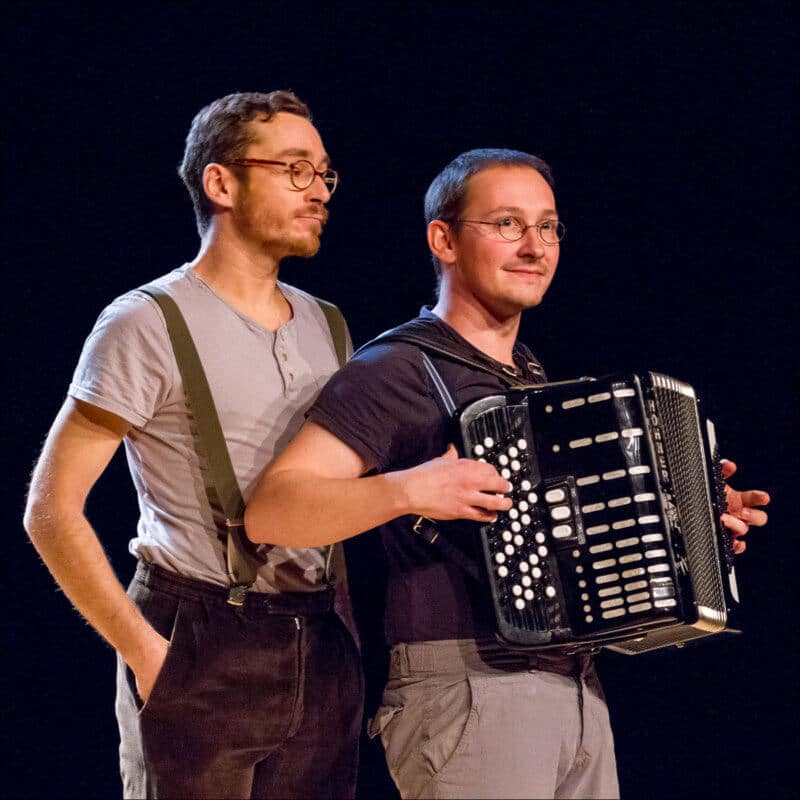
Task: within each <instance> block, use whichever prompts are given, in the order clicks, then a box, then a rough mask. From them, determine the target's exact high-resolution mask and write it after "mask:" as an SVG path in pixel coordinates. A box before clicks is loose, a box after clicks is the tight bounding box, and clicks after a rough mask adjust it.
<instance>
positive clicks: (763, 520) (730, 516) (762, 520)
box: [722, 459, 769, 553]
mask: <svg viewBox="0 0 800 800" xmlns="http://www.w3.org/2000/svg"><path fill="white" fill-rule="evenodd" d="M735 472H736V464H735V463H734V462H733V461H728V460H727V459H722V477H723V478H725V480H726V481H727V480H728V478H730V477H731V475H733V474H734V473H735ZM725 500H726V501H727V503H728V511H727V513H725V514H723V515H722V523H723V525H725V527H726V528H727V529H728V530H729V531H730V532H731V533H732V534H733V552H734V553H744V551H745V549H746V548H747V545H746V544H745V543H744V542H743V541H742V540H741V539H740V538H739V537H740V536H744V535H745V534H746V533H747V531H748V530H749V529H750V526H751V525H756V526H758V527H761V526H762V525H766V524H767V512H766V511H761V509H759V508H758V506H766V505H768V504H769V495H768V494H767V493H766V492H762V491H760V490H758V489H750V490H748V491H746V492H737V491H736V489H732V488H731V487H730V486H728V484H727V483H726V484H725Z"/></svg>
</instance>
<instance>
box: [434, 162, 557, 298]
mask: <svg viewBox="0 0 800 800" xmlns="http://www.w3.org/2000/svg"><path fill="white" fill-rule="evenodd" d="M491 167H530V168H531V169H535V170H536V171H537V172H538V173H539V174H540V175H541V176H542V177H543V178H544V179H545V180H546V181H547V184H548V186H549V187H550V188H551V189H554V188H555V184H554V182H553V174H552V172H551V171H550V167H549V166H548V165H547V164H546V163H545V162H544V161H542V159H541V158H538V157H537V156H532V155H531V154H530V153H524V152H522V151H521V150H507V149H505V148H498V147H487V148H481V149H478V150H467V152H466V153H461V155H459V156H456V157H455V158H454V159H453V160H452V161H451V162H450V163H449V164H448V165H447V166H446V167H445V168H444V169H443V170H442V171H441V172H440V173H439V174H438V175H437V176H436V177H435V178H434V179H433V181H432V182H431V185H430V186H429V187H428V191H427V192H426V193H425V224H426V225H429V224H430V223H431V222H433V220H435V219H440V220H442V222H446V223H447V224H448V225H451V226H455V225H457V223H456V222H455V221H456V220H457V219H458V218H459V217H460V216H461V213H462V212H463V210H464V205H465V203H466V200H467V189H468V188H469V180H470V178H472V177H473V175H477V174H478V173H479V172H483V170H485V169H490V168H491ZM433 268H434V271H435V272H436V285H437V292H438V288H439V285H440V283H441V278H442V265H441V264H440V263H439V259H438V258H436V256H433Z"/></svg>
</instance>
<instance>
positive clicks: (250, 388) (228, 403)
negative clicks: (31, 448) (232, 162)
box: [69, 265, 349, 592]
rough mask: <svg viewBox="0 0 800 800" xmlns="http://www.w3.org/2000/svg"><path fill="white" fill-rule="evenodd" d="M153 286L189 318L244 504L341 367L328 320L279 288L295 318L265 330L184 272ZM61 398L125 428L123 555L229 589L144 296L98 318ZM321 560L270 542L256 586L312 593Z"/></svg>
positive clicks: (126, 298) (218, 513)
mask: <svg viewBox="0 0 800 800" xmlns="http://www.w3.org/2000/svg"><path fill="white" fill-rule="evenodd" d="M153 283H155V284H157V285H159V286H161V287H162V288H164V289H165V290H166V291H167V292H168V293H169V294H170V295H171V296H172V298H173V299H174V300H175V302H176V303H177V304H178V306H179V307H180V309H181V312H182V313H183V316H184V318H185V319H186V323H187V325H188V327H189V330H190V332H191V334H192V338H193V340H194V343H195V346H196V347H197V352H198V354H199V356H200V360H201V361H202V363H203V367H204V370H205V373H206V377H207V378H208V383H209V386H210V387H211V393H212V395H213V397H214V403H215V405H216V407H217V413H218V415H219V419H220V424H221V425H222V430H223V432H224V434H225V440H226V442H227V445H228V451H229V453H230V456H231V461H232V462H233V468H234V471H235V473H236V477H237V479H238V481H239V486H240V488H241V491H242V496H243V497H244V499H245V502H246V501H247V499H248V498H249V497H250V494H251V492H252V490H253V488H254V486H255V484H256V482H257V481H258V478H259V477H260V475H261V473H262V472H263V470H264V467H265V466H266V465H267V464H268V463H269V462H270V461H271V460H272V459H273V458H274V457H275V456H276V455H278V454H279V453H280V452H281V451H282V450H283V448H284V447H286V445H287V444H288V442H289V441H290V439H291V438H292V437H293V436H294V435H295V434H296V433H297V431H298V430H299V429H300V426H301V425H302V423H303V420H304V417H305V413H306V411H307V410H308V408H309V407H310V406H311V404H312V403H313V402H314V400H315V398H316V397H317V394H318V393H319V391H320V389H321V388H322V387H323V386H324V385H325V383H326V381H327V380H328V378H329V377H330V376H331V375H332V374H333V373H334V372H335V371H336V369H337V368H338V362H337V359H336V352H335V349H334V344H333V340H332V338H331V335H330V331H329V329H328V325H327V323H326V320H325V316H324V314H323V313H322V310H321V309H320V307H319V305H318V304H317V303H316V301H315V300H314V299H313V298H312V297H311V296H310V295H308V294H306V293H305V292H302V291H300V290H299V289H295V288H294V287H292V286H288V285H287V284H284V283H280V282H279V284H278V286H279V287H280V290H281V292H282V293H283V295H284V297H285V298H286V299H287V301H288V302H289V304H290V305H291V307H292V312H293V314H292V318H291V319H290V320H289V321H288V322H286V323H285V324H283V325H281V326H280V328H278V330H277V331H270V330H267V329H266V328H264V327H262V326H261V325H259V324H258V323H256V322H254V321H253V320H251V319H249V318H248V317H246V316H244V315H243V314H241V313H240V312H239V311H237V310H236V309H235V308H234V307H233V306H231V305H230V304H229V303H228V302H226V301H225V300H223V299H222V298H221V297H220V296H219V295H217V294H216V293H215V292H213V291H212V290H211V289H210V288H209V286H208V285H207V284H206V283H204V282H203V281H202V280H201V279H200V278H199V277H198V276H197V275H196V274H195V272H194V270H193V269H192V268H191V267H189V266H188V265H184V266H183V267H180V268H178V269H176V270H174V271H173V272H170V273H169V274H168V275H165V276H163V277H161V278H159V279H157V280H155V281H153ZM348 344H349V342H348ZM69 394H70V395H72V396H73V397H75V398H77V399H79V400H83V401H85V402H87V403H91V404H92V405H95V406H98V407H100V408H102V409H105V410H107V411H111V412H112V413H114V414H117V415H118V416H120V417H122V418H123V419H125V420H127V421H128V422H130V423H131V425H132V426H133V427H132V428H131V429H130V432H129V433H128V435H127V436H126V437H125V440H124V441H125V451H126V454H127V457H128V465H129V467H130V471H131V475H132V476H133V482H134V484H135V486H136V492H137V494H138V497H139V509H140V514H141V515H140V518H139V523H138V527H137V536H136V537H135V538H134V539H132V541H131V543H130V550H131V552H132V553H133V554H134V555H136V556H137V557H139V558H143V559H145V560H146V561H151V562H153V563H155V564H158V565H159V566H162V567H164V568H165V569H168V570H171V571H172V572H176V573H178V574H180V575H184V576H187V577H191V578H198V579H200V580H204V581H209V582H211V583H216V584H220V585H228V583H229V580H228V577H227V572H226V568H225V548H224V544H223V541H222V539H221V538H220V536H221V535H224V533H225V515H224V514H223V512H222V509H221V507H219V503H218V501H217V500H216V499H215V497H214V491H213V489H212V488H211V480H210V478H209V474H208V469H207V465H206V463H205V459H204V458H203V457H201V456H199V455H198V452H197V446H196V438H195V434H196V426H195V421H194V418H193V417H192V415H191V413H190V411H189V409H188V407H187V404H186V398H185V395H184V391H183V383H182V381H181V377H180V374H179V373H178V367H177V364H176V362H175V356H174V355H173V351H172V345H171V343H170V340H169V336H168V334H167V328H166V324H165V322H164V318H163V316H162V314H161V311H160V309H159V308H158V306H157V305H156V303H155V301H154V300H153V299H152V298H151V297H149V296H148V295H145V294H143V293H142V292H139V291H137V290H134V291H131V292H128V293H127V294H124V295H122V297H119V298H117V299H116V300H115V301H114V302H113V303H111V305H109V306H108V307H107V308H106V309H105V310H104V311H103V312H102V314H101V315H100V317H99V319H98V321H97V323H96V324H95V326H94V329H93V330H92V332H91V334H90V335H89V337H88V339H87V340H86V343H85V344H84V347H83V351H82V353H81V357H80V360H79V362H78V366H77V368H76V370H75V375H74V376H73V380H72V383H71V385H70V387H69ZM324 562H325V550H324V549H316V548H309V549H293V548H283V547H273V548H271V549H270V551H269V560H268V562H267V563H266V564H265V565H264V566H262V567H261V569H260V570H259V576H258V579H257V581H256V583H255V586H254V589H255V590H256V591H260V592H276V591H311V590H314V589H318V588H320V581H321V580H322V577H323V574H324Z"/></svg>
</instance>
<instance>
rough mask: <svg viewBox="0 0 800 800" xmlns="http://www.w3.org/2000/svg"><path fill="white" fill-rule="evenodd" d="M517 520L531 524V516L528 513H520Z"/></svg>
mask: <svg viewBox="0 0 800 800" xmlns="http://www.w3.org/2000/svg"><path fill="white" fill-rule="evenodd" d="M519 521H520V522H521V523H522V524H523V525H530V524H531V518H530V516H529V515H528V514H523V515H522V516H521V517H520V518H519Z"/></svg>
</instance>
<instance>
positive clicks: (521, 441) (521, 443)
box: [517, 439, 528, 450]
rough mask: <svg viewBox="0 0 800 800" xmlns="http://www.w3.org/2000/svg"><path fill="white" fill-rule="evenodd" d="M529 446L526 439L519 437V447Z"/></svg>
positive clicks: (522, 448)
mask: <svg viewBox="0 0 800 800" xmlns="http://www.w3.org/2000/svg"><path fill="white" fill-rule="evenodd" d="M527 446H528V443H527V442H526V441H525V440H524V439H519V440H518V441H517V447H519V449H520V450H524V449H525V448H526V447H527Z"/></svg>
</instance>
